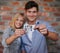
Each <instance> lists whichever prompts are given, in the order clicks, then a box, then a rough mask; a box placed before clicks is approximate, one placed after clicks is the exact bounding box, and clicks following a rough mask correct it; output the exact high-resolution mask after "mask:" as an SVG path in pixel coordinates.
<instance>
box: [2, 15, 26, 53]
mask: <svg viewBox="0 0 60 53" xmlns="http://www.w3.org/2000/svg"><path fill="white" fill-rule="evenodd" d="M23 24H24V16H23V14H16V15H15V16H14V18H13V19H12V21H11V22H10V26H9V27H8V28H7V29H6V30H5V31H4V34H3V36H2V45H3V47H4V50H3V53H21V36H22V35H23V34H24V33H25V31H24V30H23V29H22V27H23Z"/></svg>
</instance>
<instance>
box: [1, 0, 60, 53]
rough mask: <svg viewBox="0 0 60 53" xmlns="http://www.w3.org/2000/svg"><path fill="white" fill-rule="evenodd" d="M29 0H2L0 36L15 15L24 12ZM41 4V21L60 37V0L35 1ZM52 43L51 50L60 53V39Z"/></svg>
mask: <svg viewBox="0 0 60 53" xmlns="http://www.w3.org/2000/svg"><path fill="white" fill-rule="evenodd" d="M27 1H29V0H0V34H2V32H3V30H4V29H5V28H7V26H8V24H9V22H10V21H11V19H12V18H13V16H14V14H16V13H18V12H24V5H25V3H26V2H27ZM34 1H36V2H37V3H38V4H39V16H40V19H43V20H45V21H48V22H50V23H51V25H52V26H53V27H54V28H55V29H56V31H57V32H58V33H59V35H60V0H34ZM49 41H50V44H49V45H50V46H49V50H50V52H51V53H52V51H53V52H54V53H60V51H59V50H60V39H59V40H58V41H57V42H54V41H51V40H49ZM57 51H58V52H57Z"/></svg>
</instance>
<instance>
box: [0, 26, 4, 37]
mask: <svg viewBox="0 0 60 53" xmlns="http://www.w3.org/2000/svg"><path fill="white" fill-rule="evenodd" d="M0 29H1V30H4V29H5V26H4V25H1V26H0ZM0 38H1V37H0Z"/></svg>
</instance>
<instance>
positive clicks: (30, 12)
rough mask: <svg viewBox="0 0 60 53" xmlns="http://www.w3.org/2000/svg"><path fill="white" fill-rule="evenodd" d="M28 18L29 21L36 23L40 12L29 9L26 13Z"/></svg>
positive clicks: (34, 8)
mask: <svg viewBox="0 0 60 53" xmlns="http://www.w3.org/2000/svg"><path fill="white" fill-rule="evenodd" d="M25 14H26V17H27V19H28V21H35V20H36V18H37V15H38V11H37V9H36V7H33V8H30V9H27V10H26V11H25Z"/></svg>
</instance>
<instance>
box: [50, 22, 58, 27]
mask: <svg viewBox="0 0 60 53" xmlns="http://www.w3.org/2000/svg"><path fill="white" fill-rule="evenodd" d="M51 25H52V26H58V25H59V23H57V22H54V23H52V24H51Z"/></svg>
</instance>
